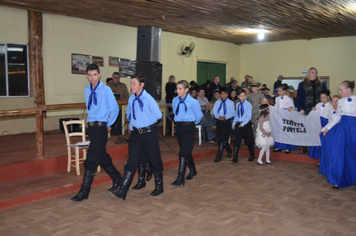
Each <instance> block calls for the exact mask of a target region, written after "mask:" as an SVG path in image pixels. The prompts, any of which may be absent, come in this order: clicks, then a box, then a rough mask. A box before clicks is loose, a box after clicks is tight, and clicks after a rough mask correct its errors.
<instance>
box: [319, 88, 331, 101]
mask: <svg viewBox="0 0 356 236" xmlns="http://www.w3.org/2000/svg"><path fill="white" fill-rule="evenodd" d="M320 94H325V95H326V96H327V97H328V98H330V99H331V97H330V91H329V89H324V90H323V91H321V93H320Z"/></svg>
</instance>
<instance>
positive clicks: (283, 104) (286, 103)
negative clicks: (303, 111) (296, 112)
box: [275, 95, 294, 109]
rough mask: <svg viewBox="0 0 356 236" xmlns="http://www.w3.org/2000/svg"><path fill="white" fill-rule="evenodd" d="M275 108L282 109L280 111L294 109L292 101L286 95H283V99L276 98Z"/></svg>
mask: <svg viewBox="0 0 356 236" xmlns="http://www.w3.org/2000/svg"><path fill="white" fill-rule="evenodd" d="M275 107H278V108H282V109H289V108H290V107H293V109H294V102H293V99H291V98H290V97H288V96H287V95H284V96H283V97H281V96H279V97H276V104H275Z"/></svg>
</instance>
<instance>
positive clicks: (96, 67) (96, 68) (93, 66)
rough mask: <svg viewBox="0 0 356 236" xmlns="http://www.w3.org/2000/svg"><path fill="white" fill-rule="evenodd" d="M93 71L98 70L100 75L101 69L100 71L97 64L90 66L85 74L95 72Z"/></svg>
mask: <svg viewBox="0 0 356 236" xmlns="http://www.w3.org/2000/svg"><path fill="white" fill-rule="evenodd" d="M93 70H96V71H97V72H98V74H100V69H99V66H98V65H96V64H94V63H93V64H89V65H88V66H87V69H86V70H85V73H88V71H93Z"/></svg>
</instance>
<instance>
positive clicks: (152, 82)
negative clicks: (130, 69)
mask: <svg viewBox="0 0 356 236" xmlns="http://www.w3.org/2000/svg"><path fill="white" fill-rule="evenodd" d="M136 74H137V75H138V74H141V75H143V76H144V77H145V78H146V83H145V90H146V91H147V92H148V93H149V94H151V96H152V97H153V98H154V99H155V100H161V99H162V64H161V63H157V62H137V64H136Z"/></svg>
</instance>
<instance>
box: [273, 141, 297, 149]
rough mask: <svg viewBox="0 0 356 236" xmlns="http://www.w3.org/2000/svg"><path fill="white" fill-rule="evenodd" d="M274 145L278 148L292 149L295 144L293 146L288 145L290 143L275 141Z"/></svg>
mask: <svg viewBox="0 0 356 236" xmlns="http://www.w3.org/2000/svg"><path fill="white" fill-rule="evenodd" d="M274 147H275V148H278V149H281V150H283V149H286V150H289V151H291V150H294V148H295V147H297V146H294V145H290V144H285V143H277V142H274Z"/></svg>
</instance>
